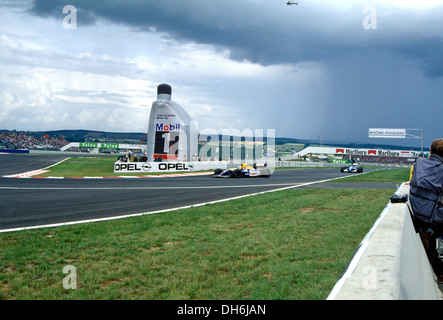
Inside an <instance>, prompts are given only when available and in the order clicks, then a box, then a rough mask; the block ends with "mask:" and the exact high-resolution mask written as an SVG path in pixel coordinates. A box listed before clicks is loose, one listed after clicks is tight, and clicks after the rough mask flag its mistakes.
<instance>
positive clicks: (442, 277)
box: [409, 139, 443, 283]
mask: <svg viewBox="0 0 443 320" xmlns="http://www.w3.org/2000/svg"><path fill="white" fill-rule="evenodd" d="M442 190H443V139H437V140H434V141H433V142H432V144H431V152H430V156H429V158H418V159H417V162H416V163H415V165H414V169H413V172H412V179H411V182H410V191H409V202H410V204H411V207H412V211H413V214H414V224H415V226H416V229H417V230H418V233H419V234H420V238H421V240H422V242H423V246H424V248H425V251H426V254H427V256H428V259H429V262H430V263H431V265H432V268H433V270H434V273H435V274H436V276H437V278H438V282H439V283H443V262H442V260H441V259H440V258H439V257H438V252H437V248H436V243H437V239H438V238H440V237H441V236H443V203H442V194H443V191H442Z"/></svg>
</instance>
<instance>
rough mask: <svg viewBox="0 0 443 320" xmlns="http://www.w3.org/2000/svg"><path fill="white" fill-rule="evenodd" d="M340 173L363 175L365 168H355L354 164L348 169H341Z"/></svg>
mask: <svg viewBox="0 0 443 320" xmlns="http://www.w3.org/2000/svg"><path fill="white" fill-rule="evenodd" d="M340 172H349V173H362V172H363V168H362V167H360V166H354V164H350V165H349V166H348V167H341V169H340Z"/></svg>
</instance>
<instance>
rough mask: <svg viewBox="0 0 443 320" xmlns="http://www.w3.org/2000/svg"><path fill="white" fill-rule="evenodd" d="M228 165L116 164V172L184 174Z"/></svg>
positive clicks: (203, 163)
mask: <svg viewBox="0 0 443 320" xmlns="http://www.w3.org/2000/svg"><path fill="white" fill-rule="evenodd" d="M226 167H227V163H224V162H217V163H216V164H215V163H211V162H120V161H117V162H115V163H114V172H115V173H117V172H120V173H130V172H132V173H139V174H146V173H149V172H165V173H166V172H167V173H174V172H183V171H188V172H192V171H201V170H210V169H215V168H226Z"/></svg>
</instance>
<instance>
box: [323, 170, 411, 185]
mask: <svg viewBox="0 0 443 320" xmlns="http://www.w3.org/2000/svg"><path fill="white" fill-rule="evenodd" d="M409 170H410V169H409V168H399V169H385V170H377V171H374V172H369V173H365V174H357V175H355V174H354V173H344V174H347V175H349V176H348V177H347V178H346V179H340V182H396V183H400V182H404V181H409ZM331 182H336V181H331Z"/></svg>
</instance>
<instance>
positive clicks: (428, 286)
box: [328, 184, 443, 300]
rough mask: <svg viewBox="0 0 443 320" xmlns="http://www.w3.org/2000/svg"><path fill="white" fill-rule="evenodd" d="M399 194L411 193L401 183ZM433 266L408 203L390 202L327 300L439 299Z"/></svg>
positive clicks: (439, 294)
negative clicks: (414, 223)
mask: <svg viewBox="0 0 443 320" xmlns="http://www.w3.org/2000/svg"><path fill="white" fill-rule="evenodd" d="M397 193H398V194H409V185H406V184H402V186H401V187H400V188H399V189H398V190H397ZM442 297H443V296H442V292H441V291H440V290H439V288H438V284H437V281H436V278H435V275H434V273H433V271H432V267H431V265H430V263H429V261H428V259H427V256H426V253H425V251H424V248H423V245H422V242H421V239H420V237H419V235H418V234H417V233H416V232H415V229H414V226H413V223H412V220H411V217H410V213H409V209H408V207H407V204H406V203H390V202H389V203H388V205H387V206H386V208H385V210H384V211H383V212H382V214H381V215H380V217H379V219H378V220H377V222H376V223H375V224H374V226H373V228H372V229H371V231H370V232H369V233H368V235H367V236H366V237H365V239H364V240H363V241H362V243H361V244H360V247H359V249H358V250H357V252H356V254H355V255H354V258H353V259H352V261H351V262H350V264H349V266H348V269H347V270H346V272H345V273H344V275H343V276H342V278H341V279H340V280H339V281H338V282H337V284H336V285H335V287H334V289H333V290H332V292H331V293H330V295H329V297H328V300H340V299H341V300H345V299H346V300H347V299H353V300H363V299H364V300H382V299H383V300H387V299H393V300H404V299H417V300H418V299H427V300H440V299H442Z"/></svg>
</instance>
